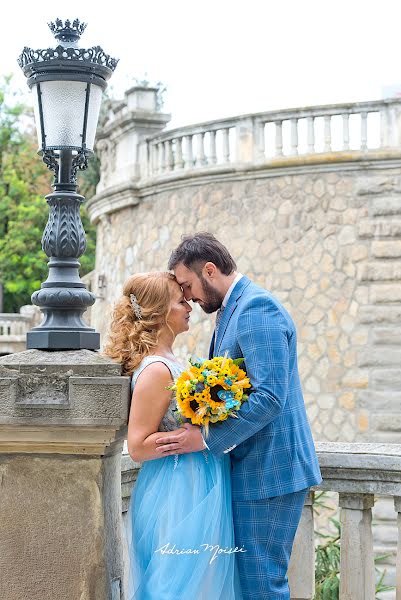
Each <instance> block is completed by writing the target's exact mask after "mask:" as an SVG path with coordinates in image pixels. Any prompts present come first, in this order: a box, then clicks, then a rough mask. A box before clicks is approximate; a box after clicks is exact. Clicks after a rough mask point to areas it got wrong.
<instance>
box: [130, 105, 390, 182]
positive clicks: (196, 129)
mask: <svg viewBox="0 0 401 600" xmlns="http://www.w3.org/2000/svg"><path fill="white" fill-rule="evenodd" d="M400 107H401V101H400V100H399V99H394V100H393V99H391V100H381V101H373V102H359V103H352V104H333V105H328V106H315V107H308V108H296V109H286V110H280V111H270V112H264V113H256V114H251V115H242V116H239V117H234V118H227V119H221V120H216V121H210V122H208V123H201V124H198V125H191V126H188V127H181V128H178V129H173V130H170V131H165V132H163V133H158V134H156V135H153V136H151V137H149V138H147V139H145V140H143V141H142V142H140V143H139V151H138V156H139V172H138V174H139V178H140V179H141V180H145V181H146V180H149V179H153V178H158V177H163V176H166V175H169V174H170V175H171V174H176V175H177V174H180V175H181V176H182V174H183V173H185V172H187V171H191V173H192V172H193V171H197V170H198V171H199V170H200V171H204V170H205V169H207V170H210V169H211V170H212V171H213V170H215V169H216V168H221V167H229V166H230V165H238V164H243V163H255V162H256V163H263V164H264V165H265V164H266V162H271V163H272V165H276V166H277V165H278V164H279V163H280V161H282V160H283V159H285V160H288V158H291V157H298V156H302V157H306V156H308V157H309V158H310V159H311V158H312V159H314V160H324V161H327V160H328V158H327V156H325V157H324V158H323V155H327V154H328V153H338V154H339V153H342V155H343V156H342V160H352V158H356V157H357V156H358V157H359V155H360V154H372V155H373V154H374V153H375V152H383V151H388V150H390V149H391V148H393V149H395V148H396V149H398V151H399V146H400V139H401V138H400V132H401V128H400V124H401V120H400V114H401V113H400ZM344 153H345V154H344ZM337 158H338V157H337Z"/></svg>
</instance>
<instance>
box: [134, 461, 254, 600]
mask: <svg viewBox="0 0 401 600" xmlns="http://www.w3.org/2000/svg"><path fill="white" fill-rule="evenodd" d="M127 541H128V554H129V563H130V564H129V594H128V598H129V600H180V599H182V600H241V599H242V595H241V591H240V584H239V577H238V572H237V565H236V556H237V554H238V552H239V551H241V549H240V548H235V543H234V529H233V518H232V505H231V482H230V459H229V457H228V455H224V456H223V457H222V458H216V457H214V456H213V455H212V454H211V453H210V452H209V451H207V450H205V451H203V452H193V453H190V454H182V455H176V456H166V457H163V458H160V459H157V460H151V461H146V462H145V463H144V464H143V466H142V468H141V470H140V472H139V475H138V478H137V481H136V483H135V486H134V488H133V491H132V495H131V501H130V506H129V509H128V525H127Z"/></svg>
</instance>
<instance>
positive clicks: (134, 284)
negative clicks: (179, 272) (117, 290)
mask: <svg viewBox="0 0 401 600" xmlns="http://www.w3.org/2000/svg"><path fill="white" fill-rule="evenodd" d="M174 285H178V284H177V282H176V278H175V277H174V275H173V274H172V273H168V272H164V271H156V272H150V273H137V274H136V275H132V276H131V277H130V278H129V279H127V281H126V282H125V284H124V287H123V296H122V297H121V298H120V300H119V301H118V302H117V304H116V305H115V307H114V311H113V316H112V320H111V325H110V332H109V337H108V341H107V344H106V346H105V348H104V351H103V352H104V354H106V355H107V356H109V357H110V358H112V359H114V360H116V361H118V362H119V363H121V364H122V366H123V375H131V373H132V371H133V370H134V369H135V368H136V367H137V366H138V365H139V363H140V362H141V360H142V359H143V358H144V357H145V356H148V355H149V354H151V353H152V350H153V349H154V348H155V347H156V345H157V342H158V338H159V334H160V330H161V329H162V327H163V326H164V325H167V319H168V315H169V313H170V304H171V299H172V293H173V290H174Z"/></svg>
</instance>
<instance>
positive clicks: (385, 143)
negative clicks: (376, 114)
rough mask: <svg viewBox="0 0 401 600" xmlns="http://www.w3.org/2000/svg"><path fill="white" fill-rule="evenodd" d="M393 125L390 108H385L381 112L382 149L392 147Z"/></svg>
mask: <svg viewBox="0 0 401 600" xmlns="http://www.w3.org/2000/svg"><path fill="white" fill-rule="evenodd" d="M392 131H393V127H392V123H391V111H390V107H389V106H384V107H383V108H382V109H381V111H380V148H388V147H389V146H392Z"/></svg>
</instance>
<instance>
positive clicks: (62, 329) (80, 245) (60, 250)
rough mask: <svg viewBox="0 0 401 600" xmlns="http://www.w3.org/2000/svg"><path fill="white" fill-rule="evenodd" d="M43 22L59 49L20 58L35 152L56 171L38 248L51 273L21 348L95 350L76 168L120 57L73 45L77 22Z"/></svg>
mask: <svg viewBox="0 0 401 600" xmlns="http://www.w3.org/2000/svg"><path fill="white" fill-rule="evenodd" d="M49 27H50V29H51V30H52V32H53V34H54V36H55V38H56V40H57V41H58V46H57V47H56V48H54V49H53V48H47V49H44V50H33V49H32V48H24V50H23V51H22V53H21V56H20V57H19V59H18V64H19V66H20V67H21V69H22V70H23V72H24V75H25V76H26V77H27V79H28V81H27V83H28V85H29V87H30V89H31V90H32V92H33V97H34V101H35V121H36V128H37V133H38V141H39V150H38V153H39V154H41V155H42V158H43V161H44V162H45V163H46V165H47V166H48V168H49V169H51V170H52V171H54V175H55V178H54V184H53V187H54V192H53V193H52V194H49V195H48V196H46V200H47V202H48V204H49V207H50V214H49V220H48V222H47V225H46V228H45V231H44V233H43V237H42V248H43V250H44V252H45V253H46V254H47V256H48V257H49V258H50V260H49V262H48V266H49V276H48V278H47V280H46V281H45V282H44V283H42V285H41V289H40V290H38V291H36V292H34V293H33V294H32V303H33V304H36V305H37V306H39V308H40V309H41V311H42V312H43V314H44V319H43V321H42V323H41V324H40V325H39V326H38V327H34V328H33V329H32V330H31V331H29V332H28V334H27V347H28V348H40V349H46V350H60V349H69V350H74V349H81V348H87V349H90V350H94V349H97V348H99V347H100V337H99V333H97V332H96V331H95V330H94V329H93V328H91V327H88V325H87V324H86V323H85V322H84V321H83V319H82V315H83V313H84V312H85V310H86V309H87V308H88V307H89V306H91V305H92V304H93V303H94V302H95V296H94V294H92V293H90V292H89V291H88V290H87V289H86V288H85V285H84V284H83V283H82V281H81V280H80V277H79V272H78V269H79V266H80V263H79V261H78V258H79V257H80V256H81V255H82V254H83V253H84V252H85V248H86V239H85V232H84V229H83V227H82V221H81V217H80V205H81V204H82V202H83V201H84V197H83V196H81V195H79V194H77V171H78V169H80V170H82V169H86V167H87V160H88V157H89V156H90V155H91V154H92V153H93V146H94V142H95V133H96V126H97V122H98V118H99V111H100V104H101V99H102V92H103V91H104V90H105V89H106V86H107V83H106V82H107V80H108V79H109V78H110V76H111V75H112V73H113V71H114V69H115V68H116V66H117V62H118V61H117V60H116V59H114V58H111V57H110V56H109V55H107V54H105V53H104V51H103V50H102V48H100V47H99V46H94V47H92V48H89V49H83V48H79V47H78V41H79V38H80V36H81V34H82V33H83V31H84V30H85V28H86V24H85V23H81V22H80V21H79V20H78V19H75V21H73V22H71V21H69V20H67V21H65V22H63V21H61V20H60V19H57V20H56V21H55V22H54V23H49Z"/></svg>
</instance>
